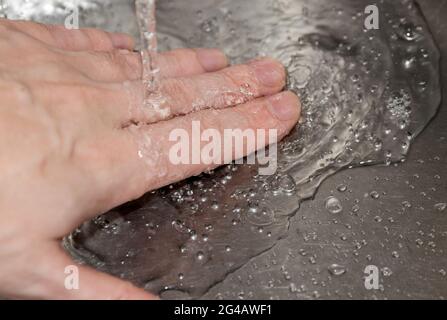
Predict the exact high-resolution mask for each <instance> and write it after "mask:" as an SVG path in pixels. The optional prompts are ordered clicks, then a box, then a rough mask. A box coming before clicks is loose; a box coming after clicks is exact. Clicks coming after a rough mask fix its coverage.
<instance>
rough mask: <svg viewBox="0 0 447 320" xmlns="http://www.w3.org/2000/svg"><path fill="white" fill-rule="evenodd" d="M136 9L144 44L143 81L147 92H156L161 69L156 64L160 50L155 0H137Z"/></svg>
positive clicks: (142, 53)
mask: <svg viewBox="0 0 447 320" xmlns="http://www.w3.org/2000/svg"><path fill="white" fill-rule="evenodd" d="M135 9H136V16H137V20H138V26H139V29H140V45H141V46H142V51H141V56H142V59H143V83H144V84H145V86H146V87H147V92H156V91H157V90H158V87H159V79H158V78H159V73H160V70H159V68H158V67H157V64H156V58H157V51H158V50H157V34H156V19H155V0H135Z"/></svg>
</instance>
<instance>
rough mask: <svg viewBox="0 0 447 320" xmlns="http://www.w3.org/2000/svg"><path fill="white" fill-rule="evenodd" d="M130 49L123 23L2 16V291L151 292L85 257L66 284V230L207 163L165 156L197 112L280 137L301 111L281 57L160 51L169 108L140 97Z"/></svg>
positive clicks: (85, 295) (205, 118)
mask: <svg viewBox="0 0 447 320" xmlns="http://www.w3.org/2000/svg"><path fill="white" fill-rule="evenodd" d="M133 49H134V41H133V40H132V38H130V37H129V36H127V35H123V34H112V33H106V32H103V31H100V30H93V29H82V30H65V29H64V28H63V27H57V26H47V25H41V24H36V23H30V22H12V21H7V20H0V97H1V100H0V101H1V103H0V150H1V153H0V168H1V170H0V186H1V192H0V243H1V246H0V296H1V297H5V298H12V299H14V298H26V299H154V298H156V297H155V296H153V295H151V294H149V293H147V292H145V291H143V290H141V289H139V288H136V287H134V286H133V285H132V284H130V283H128V282H125V281H123V280H121V279H117V278H114V277H112V276H109V275H106V274H103V273H100V272H98V271H96V270H93V269H91V268H89V267H86V266H78V267H79V279H80V288H79V290H66V289H65V287H64V281H65V277H66V274H65V273H64V270H65V268H66V267H67V266H69V265H73V264H75V263H74V262H73V261H72V260H71V258H70V257H69V256H68V255H67V254H66V253H65V252H64V251H63V250H62V248H61V245H60V240H61V238H63V237H64V236H66V235H67V234H69V233H70V232H71V231H72V230H74V229H75V228H76V227H77V226H79V225H80V224H81V223H82V222H84V221H86V220H88V219H91V218H93V217H95V216H97V215H99V214H102V213H104V212H107V211H108V210H110V209H112V208H114V207H116V206H117V205H120V204H123V203H125V202H128V201H130V200H133V199H136V198H139V197H140V196H142V195H143V194H144V193H146V192H148V191H151V190H155V189H157V188H160V187H162V186H166V185H168V184H171V183H173V182H176V181H179V180H182V179H184V178H187V177H189V176H191V175H195V174H199V173H200V172H203V171H205V170H207V169H209V167H208V166H206V165H197V164H196V165H172V164H170V162H169V159H168V153H169V148H170V147H172V145H173V142H169V141H168V136H169V132H171V131H172V130H174V129H176V128H185V129H186V130H188V131H190V130H191V121H193V120H200V121H201V126H202V130H205V129H207V128H213V129H217V130H219V131H221V132H223V130H224V129H236V128H240V129H253V130H255V129H261V128H263V129H277V130H278V133H279V136H280V138H281V137H284V136H285V135H287V133H288V132H289V131H290V130H291V129H292V128H293V127H294V125H295V124H296V123H297V121H298V119H299V116H300V104H299V100H298V98H297V97H296V96H295V95H294V94H293V93H290V92H282V93H280V92H281V90H282V89H283V87H284V85H285V71H284V68H283V67H282V66H281V65H280V63H279V62H277V61H275V60H273V59H269V58H263V59H257V60H255V61H252V62H249V63H247V64H244V65H240V66H228V61H227V58H226V57H225V55H224V54H223V53H222V52H221V51H219V50H216V49H195V50H192V49H180V50H174V51H171V52H166V53H162V54H160V55H159V57H158V58H157V59H158V63H159V66H160V69H161V78H162V80H161V84H160V90H161V95H162V96H164V97H166V101H165V102H164V106H165V107H167V108H168V109H169V113H167V114H164V115H162V116H161V115H160V114H157V113H154V112H153V111H152V110H150V108H148V107H147V106H144V105H143V98H144V96H145V90H144V89H145V88H144V86H143V84H142V81H141V77H142V74H143V70H142V68H143V67H142V64H141V57H140V55H139V54H138V53H135V52H133ZM241 88H245V89H246V90H242V91H241ZM207 89H208V90H207ZM160 120H163V121H160ZM124 186H125V187H124Z"/></svg>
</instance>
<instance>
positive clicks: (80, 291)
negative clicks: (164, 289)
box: [21, 243, 158, 300]
mask: <svg viewBox="0 0 447 320" xmlns="http://www.w3.org/2000/svg"><path fill="white" fill-rule="evenodd" d="M35 253H36V252H35ZM39 253H40V254H38V255H37V257H38V258H37V257H36V255H34V256H35V257H36V258H37V261H35V263H33V264H32V265H33V268H32V270H26V272H25V274H26V275H27V277H26V278H27V279H26V280H25V279H24V277H22V280H25V282H26V286H23V283H22V286H21V288H22V290H23V291H24V292H23V291H22V293H23V296H24V297H25V298H37V299H62V300H68V299H70V300H71V299H73V300H156V299H158V298H157V297H156V296H154V295H152V294H150V293H148V292H145V291H144V290H142V289H139V288H137V287H135V286H133V285H132V284H131V283H130V282H126V281H123V280H121V279H118V278H115V277H113V276H111V275H108V274H105V273H102V272H99V271H96V270H94V269H93V268H90V267H88V266H84V265H78V264H76V263H75V262H74V261H73V260H72V259H71V258H70V257H69V256H68V254H67V253H66V252H65V251H64V250H63V249H62V248H61V247H60V246H59V244H58V243H51V245H49V246H48V248H45V250H39ZM33 260H34V259H33Z"/></svg>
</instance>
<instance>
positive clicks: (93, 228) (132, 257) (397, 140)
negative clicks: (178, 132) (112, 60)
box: [5, 0, 440, 298]
mask: <svg viewBox="0 0 447 320" xmlns="http://www.w3.org/2000/svg"><path fill="white" fill-rule="evenodd" d="M55 1H56V0H53V1H50V0H46V2H48V3H50V2H55ZM5 2H6V3H9V4H10V5H11V6H15V5H17V3H19V2H26V3H29V2H30V0H27V1H25V0H23V1H18V0H10V1H5ZM59 2H61V1H59ZM65 2H67V3H68V2H69V1H65ZM254 2H255V1H248V0H247V1H239V0H208V1H202V0H189V1H182V0H170V1H160V2H159V3H158V13H157V16H158V38H159V40H161V41H160V42H159V45H160V47H161V49H163V50H167V49H171V48H175V47H185V46H188V47H207V46H208V47H221V48H224V49H225V51H226V52H227V53H228V54H229V56H230V57H231V58H232V60H233V62H235V63H238V62H243V61H246V60H247V59H250V58H253V57H255V56H257V55H259V54H267V55H272V56H274V57H276V58H278V59H280V60H281V61H282V62H283V63H284V64H285V65H286V66H287V69H288V72H289V88H290V89H291V90H294V91H296V92H297V93H298V94H299V95H300V96H301V98H302V101H303V119H302V120H301V123H300V125H299V126H297V128H296V130H295V131H294V132H292V134H291V135H290V136H289V137H288V138H287V139H285V141H283V142H282V143H281V144H280V147H279V150H280V152H279V153H280V155H279V168H280V170H279V172H278V174H276V175H275V176H272V177H260V176H257V175H256V173H257V167H256V166H236V165H229V166H226V167H223V168H221V169H219V170H216V171H215V172H212V173H206V174H204V175H202V176H200V177H196V178H192V179H189V180H187V181H184V182H181V183H179V184H177V185H174V186H171V187H168V188H165V189H162V190H159V191H157V192H153V193H150V194H148V195H146V196H145V197H143V198H141V199H139V200H138V201H135V202H133V203H130V204H127V205H125V206H123V207H121V208H118V209H116V210H113V211H112V212H110V213H108V214H106V215H104V216H101V217H99V218H97V219H94V220H92V221H90V222H87V223H85V224H83V225H82V226H81V227H80V228H79V229H78V230H77V231H76V232H74V233H73V234H72V235H71V236H70V237H69V238H68V239H66V241H65V245H66V247H67V248H68V250H69V251H70V252H71V254H73V255H74V256H75V257H77V258H79V259H80V260H82V261H85V262H87V263H89V264H91V265H94V266H95V267H97V268H98V269H100V270H103V271H105V272H109V273H111V274H114V275H117V276H120V277H123V278H125V279H129V280H131V281H133V282H134V283H135V284H137V285H139V286H141V287H145V288H146V289H148V290H150V291H153V292H158V293H160V294H161V295H162V297H168V298H188V297H193V298H196V297H200V296H202V295H204V294H205V293H206V292H208V290H209V289H210V288H211V287H213V286H214V285H215V284H216V283H219V282H221V281H223V280H224V279H225V278H226V277H227V275H228V274H230V273H231V272H232V271H234V270H236V269H238V268H240V267H241V266H243V265H245V264H246V263H247V262H248V261H250V259H251V258H253V257H255V256H257V255H259V254H261V253H263V252H265V251H267V250H269V249H271V248H272V247H273V246H274V245H275V244H276V243H277V242H278V240H279V239H281V238H283V237H285V236H286V235H287V234H288V231H289V230H288V227H289V219H290V217H292V216H293V215H294V214H295V213H296V211H297V210H298V209H299V205H300V202H301V201H303V200H304V199H308V198H309V197H311V196H313V195H314V193H315V191H316V189H317V187H318V186H319V185H320V184H321V182H322V181H323V180H324V179H325V178H327V177H328V176H329V175H331V174H334V173H336V172H337V171H339V170H341V169H343V168H348V167H353V166H360V165H372V164H391V163H394V162H399V161H403V160H404V159H405V156H406V155H407V153H408V151H409V148H410V144H411V142H412V140H413V139H414V138H415V137H416V136H417V135H418V134H419V133H420V132H421V131H422V130H423V128H424V127H425V126H426V125H427V123H428V122H429V121H430V119H431V118H432V117H433V116H434V114H435V113H436V110H437V108H438V105H439V101H440V85H439V54H438V51H437V49H436V46H435V44H434V43H433V40H432V37H431V35H430V33H429V30H428V28H427V26H426V23H425V21H424V19H423V18H422V16H421V14H420V12H419V10H418V8H417V7H416V6H415V5H414V2H413V1H410V0H389V1H378V7H379V12H380V29H379V30H369V31H368V30H364V20H365V14H364V12H365V7H366V6H367V5H369V4H370V1H367V0H339V1H337V2H335V1H333V0H266V1H256V5H253V3H254ZM38 3H42V1H38ZM90 3H95V5H96V7H95V8H94V9H91V10H90V11H88V14H87V13H85V14H83V15H82V19H85V20H88V22H89V25H90V26H94V27H106V28H109V29H115V30H116V31H125V32H126V31H127V32H130V33H133V34H134V35H138V33H137V30H138V29H137V28H135V25H136V21H137V19H136V18H135V16H132V12H133V8H132V2H131V1H130V0H129V1H128V2H126V1H115V0H110V1H101V2H99V1H98V2H96V1H90ZM126 5H127V7H126ZM11 6H10V7H9V8H10V9H11ZM42 7H43V6H39V7H35V8H33V10H34V11H32V12H33V14H32V15H31V14H29V12H28V17H31V18H36V17H37V18H40V20H47V18H45V17H47V16H45V14H44V13H43V12H39V10H41V8H42ZM20 8H23V6H22V7H20V6H18V7H17V8H16V9H17V10H20ZM105 8H106V9H107V10H105ZM118 8H119V12H120V14H119V15H110V14H107V12H110V11H114V10H117V12H118ZM112 9H113V10H112ZM147 12H150V11H147ZM7 14H10V15H13V14H14V10H10V11H9V12H8V11H7ZM104 15H108V19H109V20H107V21H104V19H102V18H101V17H103V16H104ZM148 16H151V15H145V17H148ZM143 30H151V29H150V28H144V29H143ZM151 39H152V40H153V39H154V37H153V36H151V37H149V38H146V37H144V39H142V42H143V45H144V43H150V41H148V40H151ZM148 47H150V46H148ZM151 70H153V68H152V69H151ZM149 79H151V78H149ZM125 187H126V186H123V188H125ZM340 190H343V188H342V187H341V188H340ZM377 195H378V194H377ZM375 196H376V195H375V194H371V197H375ZM326 209H327V210H328V211H329V212H331V213H333V214H334V215H337V214H341V212H343V210H344V208H343V206H342V205H341V202H340V201H339V200H338V199H337V198H335V197H331V198H328V200H327V202H326ZM311 263H312V262H311ZM343 270H344V269H343V267H341V266H333V267H331V269H330V273H331V274H343V273H344V272H345V271H343ZM320 280H321V281H323V279H320Z"/></svg>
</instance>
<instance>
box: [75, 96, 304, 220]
mask: <svg viewBox="0 0 447 320" xmlns="http://www.w3.org/2000/svg"><path fill="white" fill-rule="evenodd" d="M299 116H300V103H299V100H298V97H297V96H296V95H294V94H293V93H291V92H285V93H280V94H277V95H275V96H272V97H266V98H260V99H257V100H254V101H251V102H249V103H246V104H244V105H240V106H237V107H234V108H229V109H221V110H204V111H200V112H196V113H192V114H189V115H186V116H184V117H177V118H174V119H172V120H169V121H163V122H158V123H155V124H152V125H149V126H139V127H129V128H127V130H126V131H124V134H117V135H116V136H115V137H114V139H113V143H110V145H109V146H108V147H106V148H104V149H102V150H101V151H98V152H101V153H102V155H103V156H104V157H105V158H108V160H107V161H108V162H110V164H107V163H101V164H100V165H98V167H95V169H93V171H95V172H101V174H102V175H103V176H104V177H107V176H110V177H111V178H109V179H104V184H103V185H102V186H101V187H99V186H98V188H97V190H102V191H101V192H104V195H107V197H108V198H107V201H105V202H103V203H101V204H98V203H96V204H98V205H99V207H92V208H89V209H88V210H89V211H90V212H91V213H92V214H93V213H94V212H98V211H101V212H102V211H105V210H109V209H111V208H113V207H115V206H117V205H120V204H122V203H125V202H127V201H130V200H133V199H136V198H138V197H140V196H141V195H143V194H144V193H146V192H148V191H150V190H155V189H157V188H160V187H163V186H166V185H168V184H171V183H174V182H177V181H180V180H183V179H185V178H187V177H190V176H194V175H198V174H200V173H201V172H203V171H206V170H208V169H211V168H214V167H216V166H218V164H224V163H229V162H230V161H231V160H234V159H238V158H240V157H242V156H244V155H247V154H250V153H252V152H253V151H255V150H254V149H253V146H251V147H250V146H246V147H244V149H243V150H242V151H241V150H239V151H238V150H236V147H235V150H233V151H232V153H231V154H230V155H229V156H228V154H225V153H223V155H226V156H228V157H227V158H223V159H221V160H222V161H221V162H220V163H218V164H216V165H214V164H211V165H210V164H208V163H203V162H200V163H193V161H191V162H190V163H187V164H175V163H174V162H173V161H171V160H172V158H171V157H172V154H171V152H173V150H174V148H175V146H176V145H177V144H178V141H170V135H171V133H172V132H174V131H175V130H177V131H178V130H180V131H182V130H184V132H186V133H187V134H188V137H191V135H192V123H193V121H199V123H200V127H201V132H200V133H199V134H201V133H203V132H204V131H205V130H207V129H215V130H217V132H218V133H219V134H220V136H221V137H223V136H224V133H225V130H232V129H233V130H236V129H241V130H242V131H244V130H247V129H248V130H252V131H256V133H257V132H258V129H261V130H259V132H260V133H261V134H262V133H264V132H265V134H266V135H267V134H268V133H270V131H269V130H270V129H273V130H275V129H276V130H277V135H278V137H279V139H281V138H283V137H284V136H285V135H287V134H288V132H289V131H290V130H291V129H292V128H293V127H294V126H295V124H296V122H297V121H298V119H299ZM171 138H172V137H171ZM264 138H265V137H264ZM275 142H276V141H270V142H269V138H265V139H264V140H263V141H261V140H259V141H258V140H256V147H260V148H262V147H264V146H265V145H267V144H271V143H275ZM204 143H205V144H206V143H208V142H203V143H202V144H201V145H200V149H199V150H197V149H196V146H192V145H191V149H190V150H187V152H189V154H190V155H191V157H192V155H193V154H200V152H201V151H202V147H203V144H204ZM222 147H226V146H224V143H222ZM105 149H107V150H105ZM236 151H237V152H236ZM221 155H222V154H221ZM216 156H218V155H216ZM91 163H98V162H97V161H95V162H91ZM112 178H113V179H112ZM123 185H126V188H124V189H123V188H122V186H123ZM118 191H119V192H118ZM104 195H99V196H98V197H100V198H105V197H104ZM95 210H96V211H95ZM84 218H87V217H84Z"/></svg>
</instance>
